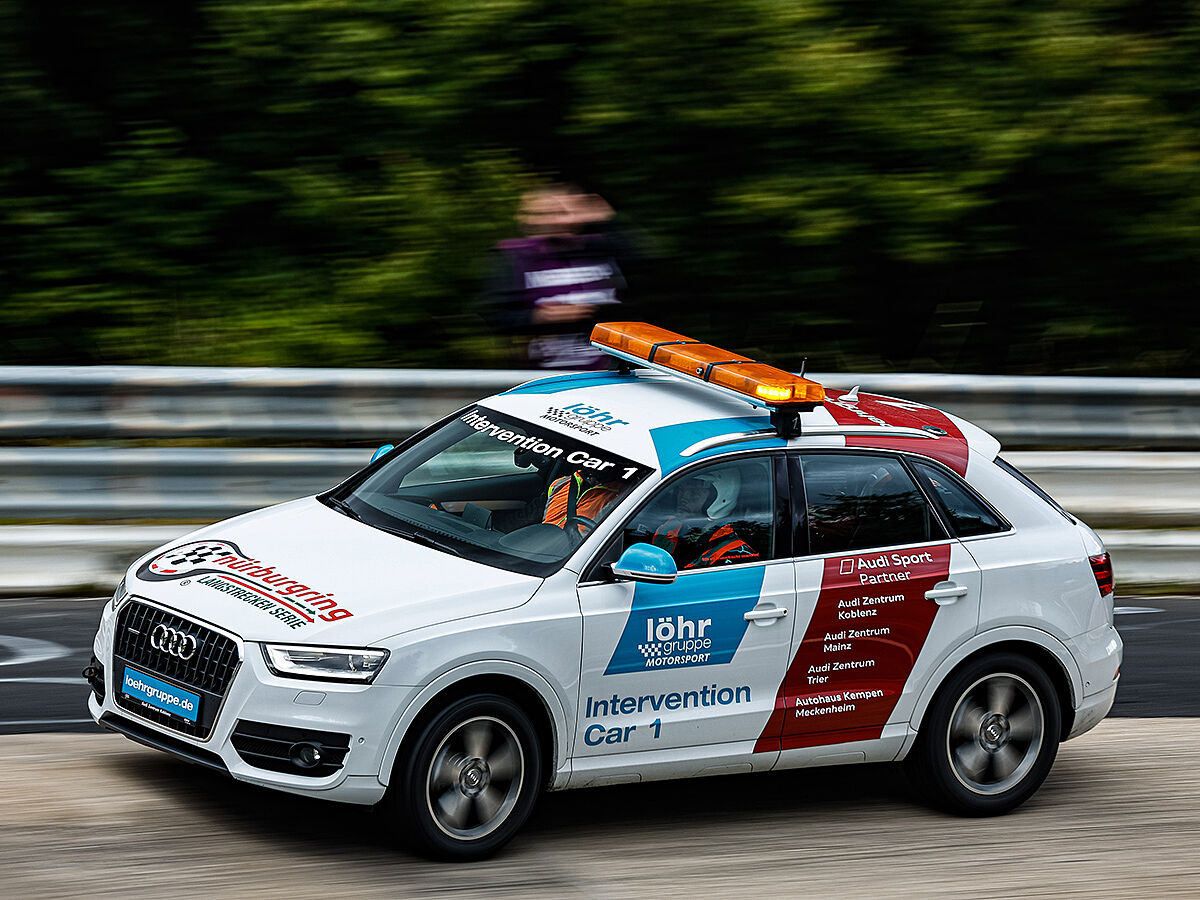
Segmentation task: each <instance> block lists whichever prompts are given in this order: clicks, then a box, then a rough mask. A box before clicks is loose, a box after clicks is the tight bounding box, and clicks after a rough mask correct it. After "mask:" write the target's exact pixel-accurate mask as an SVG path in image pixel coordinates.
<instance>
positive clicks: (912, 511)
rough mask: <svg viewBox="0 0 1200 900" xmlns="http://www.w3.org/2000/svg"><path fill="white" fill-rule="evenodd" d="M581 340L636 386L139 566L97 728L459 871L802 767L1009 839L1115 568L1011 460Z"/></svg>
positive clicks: (622, 386) (419, 441)
mask: <svg viewBox="0 0 1200 900" xmlns="http://www.w3.org/2000/svg"><path fill="white" fill-rule="evenodd" d="M593 342H594V343H595V344H596V346H599V347H602V348H603V349H605V350H607V351H608V352H609V353H611V354H612V355H613V356H614V357H615V359H616V360H618V366H619V367H618V369H617V370H615V371H612V372H604V373H588V374H579V375H565V376H558V377H551V378H546V379H543V380H540V381H534V382H531V383H529V384H526V385H523V386H520V387H517V388H514V389H512V390H510V391H507V392H505V393H502V394H498V395H496V396H493V397H489V398H487V399H486V400H481V401H480V402H479V403H478V404H474V405H471V406H469V407H467V408H465V409H463V410H460V411H458V412H456V413H454V414H453V415H450V416H448V417H447V418H445V419H443V420H442V421H440V422H438V423H436V424H434V425H432V426H430V427H429V428H427V429H426V430H424V431H422V432H421V433H419V434H417V435H415V436H414V437H412V438H410V439H409V440H406V441H404V442H403V443H401V444H399V445H398V446H396V447H394V448H391V449H387V450H386V452H383V453H381V454H378V455H377V458H376V459H374V460H373V461H372V462H371V463H370V465H368V466H367V467H366V468H364V469H363V470H362V471H360V472H358V473H357V474H355V475H354V476H353V477H351V478H350V479H349V480H347V481H345V482H344V483H342V484H340V485H338V486H337V487H335V488H333V489H332V490H330V491H328V492H327V493H324V494H320V495H318V496H315V497H308V498H305V499H301V500H295V501H292V502H289V503H283V504H281V505H278V506H274V507H271V508H269V509H264V510H260V511H257V512H253V513H249V514H247V515H243V516H239V517H237V518H234V519H230V520H228V521H225V522H219V523H217V524H215V525H211V526H208V527H206V528H202V529H200V530H199V531H197V532H195V533H193V534H191V535H189V536H187V537H185V538H182V539H180V540H177V541H174V542H172V543H171V544H169V545H167V546H165V547H161V548H158V549H156V550H153V551H152V552H150V553H148V554H147V555H146V556H144V557H142V558H141V559H139V560H137V561H136V562H135V563H134V564H133V565H132V566H131V567H130V568H129V570H128V572H127V574H126V576H125V578H124V580H123V581H122V582H121V584H120V586H118V588H117V590H116V593H115V594H114V595H113V598H112V601H111V602H110V603H109V604H107V605H106V606H105V609H104V612H103V617H102V620H101V622H100V628H99V632H98V634H97V635H96V639H95V646H94V650H95V659H94V660H93V662H92V665H91V666H89V668H88V669H87V671H86V672H85V674H86V675H87V676H88V678H89V680H90V682H91V685H92V688H93V693H92V695H91V697H90V700H89V707H90V709H91V713H92V715H93V716H94V718H95V719H96V720H97V721H98V722H99V723H100V724H101V725H103V726H105V727H106V728H109V729H111V730H113V731H117V732H120V733H122V734H125V735H126V736H128V737H130V738H132V739H133V740H135V741H139V742H141V743H143V744H147V745H149V746H151V747H156V748H158V749H160V750H164V751H166V752H168V753H171V754H173V755H175V756H177V757H180V758H183V759H186V760H190V761H192V762H195V763H199V764H201V765H204V766H208V767H209V768H212V769H216V770H219V771H221V772H223V773H226V774H228V775H230V776H232V777H233V778H235V779H238V780H240V781H246V782H250V783H253V784H257V785H262V786H265V787H270V788H276V789H279V790H283V791H290V792H292V793H296V794H303V795H306V796H310V797H319V798H322V799H329V800H339V801H345V802H347V803H355V804H384V805H385V806H386V808H387V809H388V810H389V811H390V813H391V814H392V815H393V817H394V820H395V821H396V823H397V824H398V826H400V827H401V828H402V829H404V830H405V831H406V832H407V833H408V834H409V836H410V837H411V839H412V840H413V841H414V842H415V843H416V846H417V847H418V848H419V849H421V850H422V851H424V852H426V853H429V854H432V855H435V856H440V857H449V858H459V859H466V858H478V857H481V856H485V855H487V854H489V853H492V852H494V851H495V850H497V849H498V848H499V847H501V846H502V845H503V844H504V843H506V842H507V841H508V840H509V839H510V838H512V837H513V835H514V834H515V833H516V832H517V830H518V829H519V828H520V827H521V825H522V823H523V822H524V821H525V819H526V818H527V817H528V815H529V813H530V810H531V809H532V807H533V805H534V802H535V801H536V799H537V797H538V795H539V793H540V792H541V791H543V790H562V789H566V788H581V787H590V786H595V785H610V784H618V783H625V782H635V781H643V780H645V781H648V780H652V779H664V778H684V777H691V776H701V775H716V774H728V773H737V772H746V773H751V772H765V771H770V770H776V769H786V768H794V767H800V766H818V765H831V764H836V765H844V764H847V763H860V762H881V761H893V760H904V761H905V764H906V766H907V767H908V768H909V770H910V771H911V774H912V775H913V776H914V778H915V780H916V781H917V782H918V784H919V785H920V786H921V787H922V789H923V790H924V792H925V793H926V794H927V796H928V797H929V799H930V800H931V801H932V802H935V803H937V804H939V805H941V806H943V807H946V808H949V809H951V810H954V811H957V812H960V813H964V814H968V815H980V814H992V813H1002V812H1006V811H1008V810H1011V809H1013V808H1014V807H1016V806H1017V805H1019V804H1020V803H1022V802H1023V801H1024V800H1025V799H1027V798H1028V797H1029V796H1030V795H1031V794H1032V793H1033V792H1034V791H1035V790H1036V789H1037V787H1038V786H1039V785H1040V784H1041V782H1042V780H1043V779H1044V778H1045V777H1046V775H1047V773H1048V772H1049V770H1050V767H1051V765H1052V763H1053V761H1054V758H1055V754H1056V752H1057V749H1058V745H1059V742H1060V741H1063V740H1066V739H1069V738H1072V737H1075V736H1077V735H1079V734H1082V733H1083V732H1085V731H1087V730H1088V729H1090V728H1092V727H1093V726H1094V725H1096V723H1097V722H1099V721H1100V720H1101V719H1102V718H1103V717H1104V716H1105V715H1106V714H1107V712H1108V710H1109V708H1110V707H1111V706H1112V703H1113V699H1114V696H1115V693H1116V687H1117V678H1118V672H1119V669H1120V663H1121V639H1120V637H1118V635H1117V632H1116V631H1115V630H1114V628H1113V608H1112V599H1113V579H1112V568H1111V565H1110V563H1109V558H1108V554H1107V553H1106V552H1105V550H1104V547H1103V545H1102V544H1101V542H1100V540H1099V539H1098V538H1097V536H1096V535H1095V533H1094V532H1092V530H1091V529H1089V528H1088V527H1087V526H1086V525H1084V524H1083V523H1082V522H1080V521H1078V520H1077V519H1075V518H1074V517H1073V516H1071V515H1070V514H1069V513H1067V512H1065V511H1064V510H1063V509H1061V508H1060V507H1059V506H1058V505H1057V504H1056V503H1055V502H1054V501H1053V500H1051V499H1050V498H1049V497H1048V496H1047V495H1046V494H1045V493H1044V492H1042V491H1041V490H1040V489H1038V488H1037V487H1036V486H1035V485H1034V484H1032V483H1031V482H1030V481H1029V480H1028V479H1026V478H1025V477H1024V476H1022V475H1021V474H1020V473H1019V472H1017V471H1016V470H1015V469H1014V468H1013V467H1012V466H1010V465H1008V464H1007V463H1005V462H1004V461H1003V460H1002V459H1000V458H999V457H998V456H997V453H998V451H999V449H1000V448H999V444H998V443H997V441H996V440H995V439H994V438H992V437H990V436H989V435H988V434H986V433H985V432H983V431H982V430H980V429H979V428H977V427H975V426H973V425H970V424H968V423H967V422H965V421H963V420H961V419H959V418H956V417H955V416H952V415H948V414H946V413H943V412H939V411H938V410H935V409H931V408H929V407H926V406H923V405H921V404H919V403H910V402H907V401H903V400H897V399H893V398H890V397H882V396H875V395H870V394H866V393H859V392H858V390H857V389H854V390H851V391H841V390H833V389H824V388H823V387H822V386H821V385H819V384H816V383H815V382H812V381H810V380H807V379H804V378H802V377H800V376H796V375H792V374H790V373H787V372H783V371H781V370H779V369H775V368H772V367H770V366H767V365H765V364H762V363H757V362H754V361H752V360H749V359H747V358H746V357H743V356H739V355H738V354H734V353H730V352H728V351H725V350H721V349H719V348H716V347H712V346H710V345H708V344H703V343H700V342H697V341H693V340H691V339H689V338H685V337H682V336H681V335H677V334H674V333H672V332H668V331H664V330H662V329H659V328H655V327H653V326H649V325H645V324H640V323H614V324H609V325H601V326H598V327H597V328H596V331H595V332H594V333H593ZM383 449H384V448H381V450H383Z"/></svg>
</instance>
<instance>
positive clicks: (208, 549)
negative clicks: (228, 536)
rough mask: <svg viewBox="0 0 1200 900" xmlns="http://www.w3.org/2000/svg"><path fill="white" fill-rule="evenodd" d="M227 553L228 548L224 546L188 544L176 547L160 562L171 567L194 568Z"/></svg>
mask: <svg viewBox="0 0 1200 900" xmlns="http://www.w3.org/2000/svg"><path fill="white" fill-rule="evenodd" d="M227 553H229V548H228V547H227V546H225V545H224V544H188V545H186V546H184V547H177V548H176V549H175V550H174V551H172V552H170V553H169V555H167V556H166V557H165V558H164V559H163V560H162V561H163V562H165V563H167V564H168V565H171V566H196V565H199V564H200V563H202V562H208V561H209V560H210V559H213V558H215V557H217V556H224V555H226V554H227Z"/></svg>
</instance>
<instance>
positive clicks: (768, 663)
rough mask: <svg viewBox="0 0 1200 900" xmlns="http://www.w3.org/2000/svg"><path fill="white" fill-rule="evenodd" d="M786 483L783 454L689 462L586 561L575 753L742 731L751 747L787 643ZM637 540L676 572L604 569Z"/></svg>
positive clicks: (673, 743)
mask: <svg viewBox="0 0 1200 900" xmlns="http://www.w3.org/2000/svg"><path fill="white" fill-rule="evenodd" d="M703 484H706V485H708V490H707V492H706V493H707V498H706V499H704V500H703V501H702V503H701V502H699V501H697V500H696V497H695V495H696V493H697V491H696V486H697V485H703ZM786 491H787V474H786V466H785V463H784V460H783V457H782V455H779V454H776V455H774V456H772V455H769V454H759V455H743V456H737V457H734V458H732V459H730V458H726V459H724V460H722V461H720V462H715V463H710V464H707V465H704V466H700V467H694V468H691V469H688V470H686V471H684V472H682V473H679V474H678V475H676V476H675V477H673V478H671V479H670V480H669V481H667V482H666V483H664V485H662V486H661V487H660V489H659V490H658V491H656V492H655V494H654V495H653V496H652V497H651V498H650V499H649V500H648V501H647V502H646V503H645V504H643V505H642V507H641V508H640V509H639V510H638V511H636V512H635V513H634V514H633V515H632V516H631V517H630V518H629V520H628V521H627V522H626V523H625V525H624V527H623V529H622V532H621V534H620V535H619V536H618V537H617V538H616V539H615V540H614V541H613V542H612V544H610V547H609V548H608V550H607V551H606V553H605V554H604V555H602V557H601V558H600V560H598V561H597V562H596V563H594V564H593V566H592V570H591V572H590V573H585V575H584V580H583V581H582V582H581V584H580V587H579V604H580V609H581V611H582V613H583V664H582V672H581V688H580V702H579V716H578V724H577V729H578V732H577V734H576V740H575V749H574V755H575V756H576V757H590V756H600V755H603V754H612V753H628V752H633V751H649V750H669V749H676V748H687V747H696V746H700V745H713V744H727V743H730V742H739V741H740V742H746V743H745V746H744V747H743V748H741V749H742V751H744V752H745V753H746V754H749V753H750V751H751V750H752V748H753V743H752V742H753V741H754V740H755V739H756V738H757V737H758V735H759V732H760V731H761V729H762V726H763V723H764V722H765V721H766V719H767V718H768V716H769V715H770V713H771V710H772V708H773V706H774V703H775V695H776V692H777V688H778V686H779V683H780V681H781V680H782V678H783V673H784V671H785V669H786V668H787V662H788V659H789V650H790V646H791V634H792V629H791V618H790V616H791V615H792V607H793V601H794V597H795V585H794V576H793V566H792V563H791V561H790V559H789V558H788V557H789V556H790V552H789V551H788V550H787V549H785V548H787V547H788V546H789V545H790V540H791V533H790V532H791V529H790V527H789V525H788V523H789V521H790V513H789V511H788V507H787V498H786ZM718 493H719V496H717V494H718ZM685 495H686V497H687V498H690V499H687V503H690V504H691V505H690V506H687V505H685ZM638 542H645V543H655V544H657V545H659V546H662V547H663V548H664V549H667V550H668V551H669V552H671V553H672V555H673V557H674V558H675V560H676V564H677V566H678V567H679V575H678V577H677V578H676V580H675V581H674V583H672V584H646V583H637V584H635V583H633V582H628V581H626V582H616V581H613V580H612V578H611V574H610V573H609V577H608V578H607V579H605V580H602V579H603V577H604V575H605V573H606V570H605V569H604V567H603V564H604V563H605V562H606V561H609V562H610V561H611V560H614V559H616V557H617V556H618V555H619V553H620V551H621V549H622V547H624V546H628V545H630V544H633V543H638ZM773 761H774V759H773V757H772V758H771V759H770V760H768V761H766V763H765V764H766V765H769V764H770V763H771V762H773Z"/></svg>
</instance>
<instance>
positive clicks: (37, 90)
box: [0, 0, 1200, 375]
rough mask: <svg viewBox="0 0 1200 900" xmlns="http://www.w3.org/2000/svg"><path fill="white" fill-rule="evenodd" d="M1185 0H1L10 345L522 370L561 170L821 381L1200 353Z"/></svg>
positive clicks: (1, 214) (215, 359)
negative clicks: (538, 225)
mask: <svg viewBox="0 0 1200 900" xmlns="http://www.w3.org/2000/svg"><path fill="white" fill-rule="evenodd" d="M1198 71H1200V9H1198V8H1197V7H1196V6H1195V4H1192V3H1184V2H1178V0H1139V2H1134V0H1073V2H1072V0H1060V2H1044V3H1020V2H1013V0H960V2H957V3H952V4H947V3H944V2H935V0H889V2H886V3H885V2H873V0H828V2H809V0H720V2H717V0H676V2H651V0H610V2H609V3H606V4H579V3H573V2H567V0H436V2H435V0H273V2H270V3H264V2H256V0H242V2H234V0H177V2H173V3H161V4H147V3H142V2H138V0H106V2H103V3H92V4H80V3H69V2H65V0H0V135H2V138H0V363H7V364H13V363H89V362H106V363H174V364H196V365H213V364H244V365H336V366H362V365H430V366H435V365H447V366H454V367H460V366H471V365H504V364H508V363H510V362H511V361H512V360H511V359H510V358H509V357H508V355H507V348H506V345H505V343H504V342H503V341H502V340H500V339H497V338H495V337H493V336H492V335H491V334H489V333H488V331H487V329H486V327H485V326H484V325H483V322H482V320H481V319H480V318H479V316H478V315H477V314H476V307H475V302H476V298H477V296H478V294H479V290H480V282H481V278H482V275H483V273H484V271H485V269H486V266H487V252H488V248H489V246H491V245H492V244H493V243H494V242H495V241H496V240H499V239H501V238H503V237H508V236H511V235H512V234H513V232H514V230H515V228H514V225H513V222H512V214H513V209H514V207H515V203H516V199H517V196H518V194H519V193H520V191H521V190H522V189H523V187H525V186H527V185H529V184H531V183H533V182H534V181H535V180H536V179H537V178H539V177H564V178H567V179H570V180H574V181H577V182H579V183H582V184H583V185H584V186H585V187H587V188H588V189H592V190H597V191H599V192H600V193H602V194H603V195H604V196H606V197H607V198H608V199H609V200H610V201H611V202H612V203H613V205H614V206H615V207H616V208H617V209H618V211H619V212H620V213H621V214H622V215H623V216H625V217H626V218H627V220H628V221H629V222H631V223H632V224H633V225H634V226H636V230H637V233H638V234H639V235H640V236H641V240H642V245H643V250H644V253H645V258H644V259H643V261H642V263H641V265H640V266H639V267H638V268H637V270H636V271H635V273H634V274H633V276H632V277H631V282H632V288H633V292H632V295H631V298H632V299H634V300H636V301H637V303H638V310H637V311H638V313H639V314H641V315H643V316H645V317H648V318H651V319H652V320H654V321H655V322H657V323H658V324H662V325H664V326H666V327H670V328H675V329H677V330H680V331H684V332H688V331H691V332H693V333H696V334H697V335H702V336H703V337H705V338H707V339H710V340H713V341H716V342H723V343H724V344H726V345H728V346H730V347H732V348H735V349H742V350H749V351H752V352H756V353H759V354H760V355H762V356H763V357H765V358H770V359H772V360H776V361H780V362H785V363H791V364H793V365H795V364H798V362H799V360H800V358H801V357H804V356H809V357H811V362H810V367H813V368H820V369H834V368H840V369H843V370H845V369H854V368H881V367H893V368H917V369H926V370H937V369H941V370H947V371H980V372H1006V371H1007V372H1040V373H1059V372H1080V373H1113V374H1124V373H1130V372H1141V373H1146V374H1181V375H1196V374H1197V361H1196V356H1195V353H1194V352H1193V348H1195V347H1196V346H1197V344H1198V339H1200V313H1198V312H1197V309H1196V295H1197V287H1198V281H1200V269H1198V266H1200V103H1198V102H1197V101H1198V100H1200V77H1198V76H1197V75H1196V73H1197V72H1198Z"/></svg>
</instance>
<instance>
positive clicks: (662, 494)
mask: <svg viewBox="0 0 1200 900" xmlns="http://www.w3.org/2000/svg"><path fill="white" fill-rule="evenodd" d="M773 472H774V467H773V462H772V460H771V458H770V457H752V458H743V459H736V460H729V461H726V462H721V463H716V464H714V465H710V466H705V467H704V468H701V469H697V470H694V471H692V472H688V473H686V474H684V475H681V476H680V477H678V478H676V479H674V480H673V481H671V482H670V483H669V484H667V485H666V486H665V487H664V488H663V489H662V490H661V491H659V492H658V493H657V494H656V495H655V496H654V497H653V498H652V499H651V500H650V502H649V503H647V504H646V505H645V506H644V507H642V509H641V510H640V511H639V512H638V513H637V514H636V515H635V516H634V517H633V518H632V519H631V520H630V521H629V522H628V523H627V524H626V526H625V529H624V535H623V546H625V547H628V546H629V545H630V544H636V543H639V542H640V543H649V544H654V545H656V546H659V547H662V548H663V549H664V550H666V551H667V552H668V553H670V554H671V556H672V557H674V559H675V565H676V566H678V567H679V570H680V571H681V572H683V571H687V570H691V569H708V568H712V567H714V566H729V565H737V564H740V563H749V562H758V561H760V560H766V559H770V558H771V557H772V555H773V552H772V548H773V547H774V546H775V489H774V480H773V478H774V476H773Z"/></svg>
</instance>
